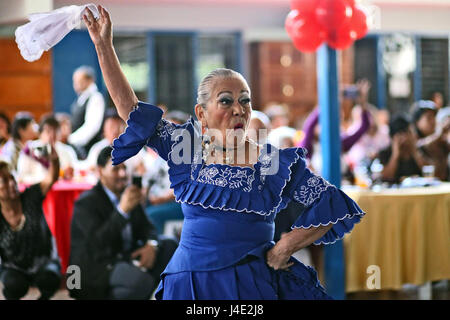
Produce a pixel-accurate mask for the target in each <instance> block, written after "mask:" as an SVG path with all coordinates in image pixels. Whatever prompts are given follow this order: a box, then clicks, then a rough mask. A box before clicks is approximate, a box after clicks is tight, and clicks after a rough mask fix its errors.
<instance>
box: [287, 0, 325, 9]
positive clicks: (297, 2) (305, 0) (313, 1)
mask: <svg viewBox="0 0 450 320" xmlns="http://www.w3.org/2000/svg"><path fill="white" fill-rule="evenodd" d="M318 3H319V0H291V9H292V10H299V11H305V12H314V11H315V10H316V7H317V4H318Z"/></svg>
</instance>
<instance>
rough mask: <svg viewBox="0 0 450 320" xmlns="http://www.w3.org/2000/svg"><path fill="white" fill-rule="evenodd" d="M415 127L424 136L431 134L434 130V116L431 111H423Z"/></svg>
mask: <svg viewBox="0 0 450 320" xmlns="http://www.w3.org/2000/svg"><path fill="white" fill-rule="evenodd" d="M416 125H417V127H418V128H419V130H420V131H422V133H423V134H424V135H425V136H429V135H431V134H433V133H434V130H435V129H436V114H435V113H434V112H433V111H425V112H424V113H423V114H422V115H421V116H420V118H419V120H417V123H416Z"/></svg>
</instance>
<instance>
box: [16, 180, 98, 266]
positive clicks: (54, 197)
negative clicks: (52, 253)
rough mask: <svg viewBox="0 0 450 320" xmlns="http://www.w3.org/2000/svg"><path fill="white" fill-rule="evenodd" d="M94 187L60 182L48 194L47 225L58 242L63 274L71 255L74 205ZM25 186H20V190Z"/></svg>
mask: <svg viewBox="0 0 450 320" xmlns="http://www.w3.org/2000/svg"><path fill="white" fill-rule="evenodd" d="M92 187H93V185H92V184H89V183H84V182H72V181H64V180H60V181H58V182H56V183H55V184H54V185H53V186H52V188H51V190H50V191H49V192H48V193H47V196H46V197H45V200H44V203H43V209H44V214H45V218H46V220H47V224H48V226H49V228H50V231H51V232H52V234H53V236H54V237H55V240H56V245H57V248H58V254H59V256H60V258H61V267H62V269H61V272H62V273H65V272H66V268H67V265H68V263H69V255H70V224H71V221H72V214H73V205H74V202H75V201H76V200H77V199H78V197H79V196H80V194H81V193H82V192H83V191H86V190H89V189H91V188H92ZM23 189H25V186H20V190H23Z"/></svg>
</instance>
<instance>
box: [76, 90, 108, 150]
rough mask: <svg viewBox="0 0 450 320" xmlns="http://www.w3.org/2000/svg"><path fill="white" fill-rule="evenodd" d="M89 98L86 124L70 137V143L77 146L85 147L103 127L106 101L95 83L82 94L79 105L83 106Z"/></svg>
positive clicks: (85, 118)
mask: <svg viewBox="0 0 450 320" xmlns="http://www.w3.org/2000/svg"><path fill="white" fill-rule="evenodd" d="M88 98H90V99H89V102H88V104H87V106H86V113H85V115H84V123H83V125H82V126H81V127H79V128H78V130H76V131H75V132H73V133H72V134H71V135H70V136H69V142H70V143H71V144H73V145H76V146H85V145H86V144H87V143H88V142H89V141H90V140H91V139H92V138H93V137H94V136H95V135H96V134H97V132H99V131H100V129H101V127H102V123H103V115H104V113H105V99H104V98H103V95H102V94H101V93H100V92H99V91H98V88H97V85H96V84H95V83H92V84H91V85H90V86H89V87H88V88H87V89H86V90H84V91H83V92H82V93H81V94H80V96H79V97H78V100H77V102H78V104H79V105H83V104H84V103H85V102H86V100H87V99H88Z"/></svg>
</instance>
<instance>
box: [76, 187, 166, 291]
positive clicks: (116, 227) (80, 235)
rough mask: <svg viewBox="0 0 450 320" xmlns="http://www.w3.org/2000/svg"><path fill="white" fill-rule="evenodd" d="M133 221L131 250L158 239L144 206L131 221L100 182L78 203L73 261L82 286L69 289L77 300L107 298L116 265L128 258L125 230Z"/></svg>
mask: <svg viewBox="0 0 450 320" xmlns="http://www.w3.org/2000/svg"><path fill="white" fill-rule="evenodd" d="M127 223H130V224H131V230H132V235H133V244H132V250H135V249H137V248H139V247H141V246H143V245H144V244H145V242H146V241H147V240H149V239H157V231H156V228H155V227H154V226H153V225H152V224H151V223H150V222H149V220H148V219H147V217H146V216H145V213H144V210H143V208H142V206H140V205H139V206H137V207H136V208H134V209H133V210H132V211H131V212H130V219H129V222H128V221H127V219H125V218H124V217H123V216H122V215H121V214H120V213H119V212H118V211H117V209H116V208H115V206H114V205H113V203H112V202H111V200H110V199H109V197H108V195H107V194H106V192H105V190H104V189H103V186H102V185H101V183H100V182H99V183H98V184H97V185H96V186H95V187H93V188H92V189H91V190H89V191H86V192H84V193H83V194H82V195H81V196H80V198H79V199H78V201H76V202H75V206H74V211H73V218H72V226H71V250H70V264H71V265H77V266H79V267H80V271H81V289H72V290H70V295H71V296H72V297H74V298H78V299H105V298H107V297H108V289H109V275H110V272H111V270H112V268H113V265H114V264H115V263H117V262H118V261H121V260H126V259H127V257H126V256H127V253H126V252H123V251H124V250H123V239H122V230H123V229H124V228H125V226H126V225H127Z"/></svg>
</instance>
